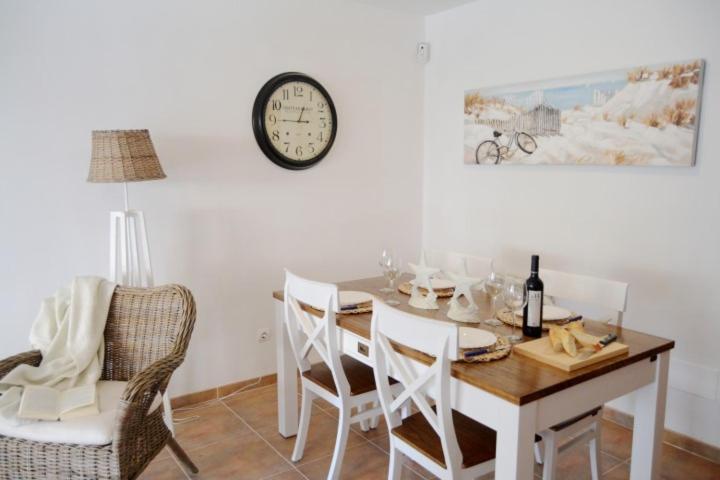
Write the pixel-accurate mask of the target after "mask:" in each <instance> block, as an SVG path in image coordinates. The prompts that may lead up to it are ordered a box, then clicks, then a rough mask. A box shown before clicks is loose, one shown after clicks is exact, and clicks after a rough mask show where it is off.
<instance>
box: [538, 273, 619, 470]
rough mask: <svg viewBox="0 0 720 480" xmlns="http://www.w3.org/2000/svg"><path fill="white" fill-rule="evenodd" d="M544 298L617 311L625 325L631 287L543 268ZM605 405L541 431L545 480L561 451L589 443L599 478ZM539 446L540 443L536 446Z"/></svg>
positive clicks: (592, 468) (539, 459)
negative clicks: (548, 297)
mask: <svg viewBox="0 0 720 480" xmlns="http://www.w3.org/2000/svg"><path fill="white" fill-rule="evenodd" d="M540 278H542V281H543V283H544V287H545V295H546V296H550V297H552V298H553V299H561V300H568V301H571V302H576V303H581V304H586V305H591V306H595V307H602V308H604V309H607V310H609V311H612V312H614V314H615V321H616V322H617V325H618V326H622V318H623V313H624V312H625V308H626V305H627V293H628V284H627V283H623V282H617V281H614V280H605V279H600V278H593V277H588V276H584V275H575V274H572V273H564V272H558V271H554V270H547V269H540ZM601 418H602V406H598V407H596V408H594V409H592V410H591V411H589V412H585V413H584V414H581V415H578V416H577V417H574V418H571V419H569V420H567V421H565V422H562V423H560V424H558V425H555V426H553V427H551V428H549V429H548V430H545V431H543V432H540V434H539V435H540V437H541V438H542V441H543V446H544V449H545V454H544V456H543V455H541V454H540V451H539V449H538V448H536V451H535V454H536V460H537V461H538V463H543V464H544V465H543V479H544V480H552V479H554V478H555V468H556V465H557V457H558V454H559V453H560V452H564V451H567V450H569V449H571V448H573V447H576V446H578V445H585V444H587V445H588V446H589V449H590V471H591V474H592V478H593V480H598V479H599V478H600V463H599V461H600V437H601V426H602V422H601V421H600V420H601ZM536 446H537V444H536Z"/></svg>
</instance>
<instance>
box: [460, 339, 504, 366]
mask: <svg viewBox="0 0 720 480" xmlns="http://www.w3.org/2000/svg"><path fill="white" fill-rule="evenodd" d="M495 348H497V349H498V350H494V351H492V352H488V353H484V354H482V355H475V356H474V357H470V358H463V359H462V360H460V361H461V362H466V363H479V362H492V361H495V360H500V359H502V358H505V357H507V356H508V355H510V352H511V351H512V345H510V342H509V341H508V339H507V338H505V337H498V340H497V343H496V344H495ZM468 350H473V349H472V348H471V349H468ZM462 353H463V350H462V349H461V350H460V354H462Z"/></svg>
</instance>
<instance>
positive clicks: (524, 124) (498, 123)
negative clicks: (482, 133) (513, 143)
mask: <svg viewBox="0 0 720 480" xmlns="http://www.w3.org/2000/svg"><path fill="white" fill-rule="evenodd" d="M478 123H481V124H483V125H487V126H489V127H491V128H492V129H493V130H498V131H500V132H512V131H515V130H517V131H519V132H527V133H529V134H530V135H534V136H551V135H560V110H558V109H557V108H554V107H551V106H548V105H545V104H540V105H538V106H536V107H535V108H533V109H532V110H530V111H529V112H525V113H522V114H521V115H516V116H514V117H512V118H508V119H505V120H499V119H496V118H487V119H486V118H478Z"/></svg>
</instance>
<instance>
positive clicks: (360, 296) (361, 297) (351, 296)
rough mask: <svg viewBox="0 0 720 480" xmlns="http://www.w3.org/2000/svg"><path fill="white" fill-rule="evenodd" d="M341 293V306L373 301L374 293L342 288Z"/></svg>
mask: <svg viewBox="0 0 720 480" xmlns="http://www.w3.org/2000/svg"><path fill="white" fill-rule="evenodd" d="M339 295H340V298H339V300H340V306H341V307H342V306H345V305H357V304H359V303H365V302H372V299H373V297H372V295H370V294H369V293H367V292H356V291H353V290H341V291H340V292H339Z"/></svg>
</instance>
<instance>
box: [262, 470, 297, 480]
mask: <svg viewBox="0 0 720 480" xmlns="http://www.w3.org/2000/svg"><path fill="white" fill-rule="evenodd" d="M262 480H305V477H304V476H303V475H302V473H300V472H298V471H297V470H289V471H287V472H283V473H280V474H278V475H273V476H271V477H265V478H263V479H262Z"/></svg>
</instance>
